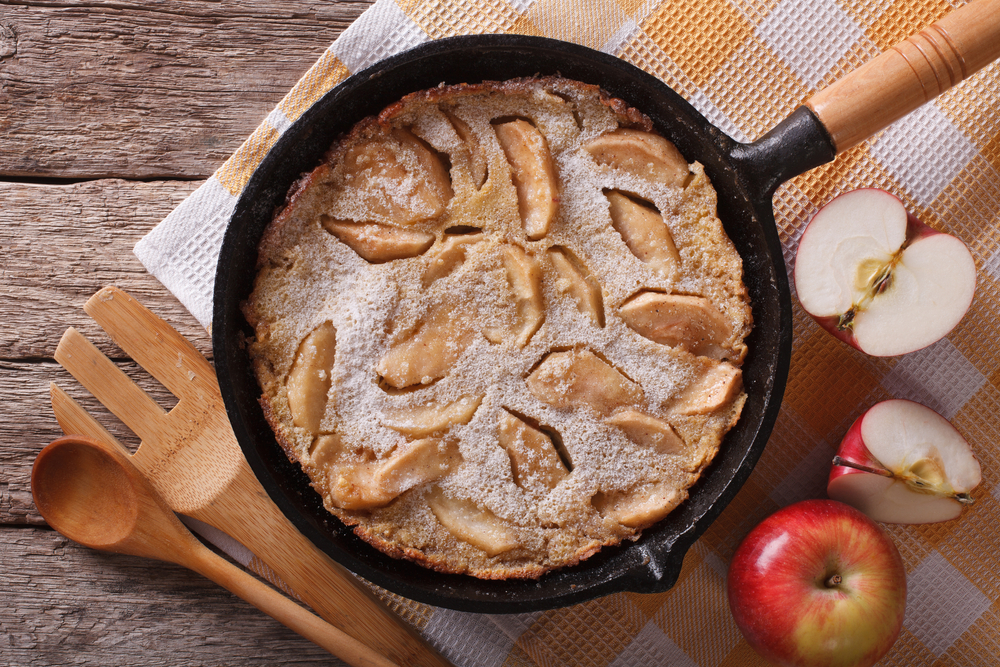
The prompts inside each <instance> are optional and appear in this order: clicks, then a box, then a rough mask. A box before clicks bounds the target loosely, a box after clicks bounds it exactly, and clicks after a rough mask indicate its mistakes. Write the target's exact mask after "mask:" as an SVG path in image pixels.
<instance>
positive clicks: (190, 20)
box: [0, 0, 369, 179]
mask: <svg viewBox="0 0 1000 667" xmlns="http://www.w3.org/2000/svg"><path fill="white" fill-rule="evenodd" d="M368 6H369V3H367V2H331V1H329V0H280V1H279V0H257V1H254V0H223V1H221V2H220V1H214V2H212V1H207V0H203V1H197V0H179V1H177V2H174V1H171V0H155V1H152V2H138V1H136V0H133V1H131V2H84V3H64V2H28V3H17V4H14V3H9V2H0V136H2V137H3V144H4V150H3V151H2V152H0V177H3V176H30V177H39V176H49V177H58V178H77V179H79V178H106V177H121V178H133V179H134V178H143V179H149V178H161V177H171V178H176V177H179V178H206V177H208V176H209V175H211V174H212V173H213V172H214V171H215V170H216V169H217V168H218V167H219V166H220V165H221V163H222V162H223V161H224V160H225V159H226V158H227V157H229V155H230V154H231V153H232V152H233V151H234V150H236V148H238V147H239V145H240V144H241V143H242V142H243V140H244V139H245V138H246V137H247V136H248V135H249V134H250V133H251V132H253V130H254V128H256V127H257V125H259V124H260V122H261V121H262V120H263V119H264V117H265V116H266V115H267V114H268V113H270V111H271V110H272V109H273V108H274V106H275V105H276V104H277V103H278V102H279V101H280V100H281V98H282V97H284V95H285V93H286V92H287V91H288V90H289V89H290V88H291V87H292V86H293V85H294V84H295V82H296V81H297V80H298V78H299V77H300V76H301V75H302V74H303V73H305V71H306V70H307V69H308V68H309V67H310V66H311V65H312V64H313V63H314V62H315V61H316V59H317V58H319V56H320V55H321V54H322V53H323V51H324V50H325V49H326V48H327V47H328V46H329V45H330V44H331V43H332V42H333V41H334V39H336V37H337V36H338V35H339V34H340V32H342V31H343V29H344V28H346V27H347V26H348V25H349V24H350V23H351V22H352V21H353V20H354V19H355V18H357V16H359V15H360V14H361V12H363V11H364V10H365V9H367V7H368Z"/></svg>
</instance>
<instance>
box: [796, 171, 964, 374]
mask: <svg viewBox="0 0 1000 667" xmlns="http://www.w3.org/2000/svg"><path fill="white" fill-rule="evenodd" d="M866 192H868V193H874V194H877V195H879V196H884V197H891V198H892V199H893V200H895V201H896V202H897V203H898V204H899V207H900V209H902V210H904V211H905V212H906V241H905V245H907V246H912V245H913V244H914V243H916V242H917V241H919V240H921V239H924V238H928V237H932V236H937V235H943V236H946V237H951V238H952V239H955V237H953V236H951V235H950V234H947V233H945V232H940V231H938V230H936V229H934V228H933V227H930V226H928V225H926V224H925V223H923V222H921V221H920V220H919V219H918V218H917V217H916V216H915V215H913V213H911V212H910V211H909V210H906V208H905V205H904V204H903V201H902V200H901V199H900V198H899V197H897V196H896V195H894V194H892V193H891V192H887V191H885V190H881V189H878V188H859V189H857V190H851V191H848V192H845V193H842V194H840V195H838V196H837V197H834V198H833V199H832V200H831V201H830V202H827V204H826V205H824V206H823V207H821V208H820V210H819V211H817V212H816V213H815V214H814V215H813V217H812V219H811V220H810V223H809V224H808V225H806V229H805V231H804V232H803V233H802V237H801V238H800V239H799V247H800V248H801V247H802V244H803V243H806V244H808V243H809V242H810V241H809V239H808V236H809V233H810V225H811V224H812V221H813V220H815V219H816V218H817V217H818V216H819V215H820V214H821V213H822V212H823V210H824V209H826V208H827V207H828V206H830V204H833V203H834V202H835V201H836V200H837V199H841V198H843V197H851V196H855V195H858V194H863V193H866ZM955 240H957V239H955ZM959 243H961V242H960V241H959ZM968 263H969V266H968V267H964V269H963V270H964V272H966V273H969V272H971V277H970V278H969V279H970V280H971V281H972V285H973V289H972V290H971V291H970V292H969V294H968V295H963V296H957V295H956V298H958V299H959V300H960V301H962V303H963V306H962V308H961V311H960V312H961V313H962V314H964V313H965V312H966V311H968V309H969V307H970V306H971V305H972V297H973V294H974V291H975V280H976V278H975V263H974V261H973V260H972V257H971V254H970V255H969V259H968ZM799 271H800V267H799V262H798V259H797V258H796V264H795V268H794V270H793V282H796V286H797V283H798V275H799ZM803 309H804V310H805V311H806V313H807V314H808V315H809V316H810V317H812V318H813V320H815V321H816V323H817V324H818V325H819V326H820V327H821V328H822V329H824V330H825V331H827V332H828V333H830V334H832V335H833V336H834V337H835V338H837V339H838V340H840V341H842V342H844V343H846V344H848V345H850V346H851V347H853V348H854V349H856V350H859V351H861V352H864V353H865V354H868V355H871V356H879V357H881V356H898V355H900V354H907V353H909V352H915V351H917V350H919V349H922V348H924V347H927V346H928V345H932V344H933V343H935V342H937V340H940V337H943V336H945V335H947V334H948V333H949V332H950V331H951V329H953V328H954V327H955V326H957V325H958V322H959V321H960V320H961V317H959V318H958V319H955V320H954V321H953V322H950V323H949V324H950V326H947V327H945V328H944V329H942V330H941V331H939V332H938V333H939V334H940V337H938V338H935V339H932V338H933V337H932V338H928V339H927V340H925V341H924V342H922V343H920V344H919V345H916V346H907V347H905V348H901V349H899V350H893V351H890V352H872V351H870V350H866V349H865V348H864V347H863V346H862V345H861V343H859V342H858V339H857V338H856V337H855V334H854V329H853V328H852V327H847V328H842V327H840V326H838V325H839V324H840V316H839V315H817V314H815V313H812V312H810V311H809V309H807V308H805V307H803Z"/></svg>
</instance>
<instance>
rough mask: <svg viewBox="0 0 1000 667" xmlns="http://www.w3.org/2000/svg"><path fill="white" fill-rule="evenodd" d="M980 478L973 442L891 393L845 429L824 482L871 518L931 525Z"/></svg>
mask: <svg viewBox="0 0 1000 667" xmlns="http://www.w3.org/2000/svg"><path fill="white" fill-rule="evenodd" d="M981 479H982V471H981V470H980V467H979V461H977V460H976V457H975V455H974V454H973V453H972V448H971V447H969V443H968V442H966V441H965V438H963V437H962V435H961V434H960V433H959V432H958V431H957V430H956V429H955V427H954V426H952V425H951V424H950V423H949V422H948V420H947V419H945V418H944V417H942V416H941V415H939V414H938V413H936V412H935V411H933V410H931V409H930V408H928V407H925V406H923V405H920V404H919V403H914V402H913V401H906V400H901V399H893V400H888V401H883V402H881V403H877V404H876V405H874V406H872V407H871V408H869V409H868V410H867V411H866V412H865V413H864V414H863V415H861V416H860V417H858V419H857V420H856V421H855V422H854V424H853V425H852V426H851V428H850V429H849V430H848V431H847V435H845V436H844V439H843V441H842V442H841V443H840V448H839V449H838V450H837V456H836V457H835V458H834V464H833V468H832V469H831V470H830V478H829V481H828V483H827V487H826V488H827V493H828V494H829V496H830V498H832V499H833V500H839V501H841V502H844V503H847V504H848V505H851V506H853V507H855V508H857V509H859V510H861V511H862V512H864V513H865V514H867V515H868V516H870V517H871V518H872V519H875V520H876V521H881V522H883V523H932V522H936V521H947V520H949V519H954V518H957V517H958V516H959V514H961V512H962V507H963V505H967V504H971V502H972V498H971V496H970V495H969V494H970V492H971V491H972V490H973V489H975V488H976V486H978V485H979V482H980V481H981Z"/></svg>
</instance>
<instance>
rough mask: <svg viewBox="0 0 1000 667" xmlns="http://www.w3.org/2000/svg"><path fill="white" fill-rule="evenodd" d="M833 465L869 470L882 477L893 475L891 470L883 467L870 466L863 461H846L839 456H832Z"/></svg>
mask: <svg viewBox="0 0 1000 667" xmlns="http://www.w3.org/2000/svg"><path fill="white" fill-rule="evenodd" d="M833 465H835V466H843V467H845V468H854V469H855V470H860V471H861V472H870V473H872V474H874V475H881V476H882V477H895V475H893V474H892V472H890V471H888V470H886V469H885V468H872V467H871V466H866V465H864V464H863V463H855V462H854V461H848V460H847V459H844V458H841V457H840V456H834V457H833Z"/></svg>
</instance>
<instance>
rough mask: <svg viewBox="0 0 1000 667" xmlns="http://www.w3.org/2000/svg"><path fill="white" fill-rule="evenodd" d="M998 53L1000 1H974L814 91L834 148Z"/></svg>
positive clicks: (814, 104) (813, 105)
mask: <svg viewBox="0 0 1000 667" xmlns="http://www.w3.org/2000/svg"><path fill="white" fill-rule="evenodd" d="M997 58H1000V0H972V2H969V3H968V4H967V5H965V6H963V7H961V8H959V9H957V10H955V11H953V12H951V13H950V14H948V15H947V16H945V17H944V18H942V19H941V20H940V21H938V22H937V23H934V24H933V25H931V26H930V27H928V28H926V29H925V30H923V31H921V32H920V33H918V34H916V35H913V36H912V37H910V38H908V39H906V40H904V41H902V42H900V43H899V44H897V45H896V46H894V47H892V48H891V49H889V50H888V51H885V52H884V53H882V54H881V55H880V56H878V57H877V58H875V59H874V60H871V61H869V62H867V63H865V64H864V65H863V66H861V67H859V68H858V69H856V70H854V71H853V72H851V73H850V74H848V75H847V76H845V77H844V78H842V79H840V80H838V81H836V82H835V83H833V84H832V85H830V86H829V87H827V88H824V89H823V90H821V91H819V92H818V93H816V94H815V95H813V96H812V97H811V98H809V100H807V101H806V106H807V107H809V109H811V110H812V112H813V113H814V114H815V115H816V117H817V118H819V120H820V122H821V123H822V124H823V125H824V126H825V127H826V129H827V131H828V132H829V134H830V136H831V137H832V138H833V143H834V147H835V149H836V151H837V153H838V154H839V153H842V152H844V151H846V150H847V149H848V148H851V147H852V146H854V145H856V144H858V143H861V142H862V141H864V140H865V139H867V138H868V137H870V136H872V135H873V134H875V133H876V132H878V131H879V130H881V129H883V128H885V127H887V126H888V125H890V124H891V123H893V122H895V121H896V120H898V119H900V118H902V117H903V116H905V115H906V114H908V113H910V112H911V111H913V110H915V109H916V108H917V107H919V106H921V105H922V104H924V103H925V102H929V101H930V100H931V99H933V98H934V97H937V96H938V95H940V94H941V93H943V92H944V91H946V90H947V89H948V88H951V87H952V86H954V85H955V84H957V83H958V82H960V81H962V80H963V79H965V78H967V77H969V76H971V75H972V74H974V73H975V72H976V71H978V70H979V69H981V68H983V67H984V66H986V65H988V64H990V63H991V62H993V61H994V60H996V59H997Z"/></svg>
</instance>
